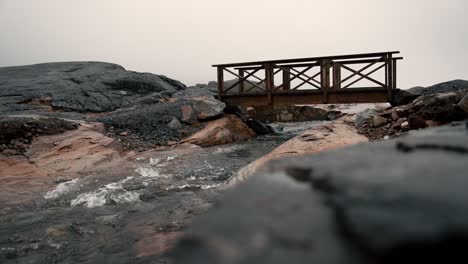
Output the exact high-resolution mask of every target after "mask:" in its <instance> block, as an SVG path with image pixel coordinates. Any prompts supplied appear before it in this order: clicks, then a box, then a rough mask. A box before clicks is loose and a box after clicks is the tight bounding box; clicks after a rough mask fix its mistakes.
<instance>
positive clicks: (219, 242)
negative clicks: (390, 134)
mask: <svg viewBox="0 0 468 264" xmlns="http://www.w3.org/2000/svg"><path fill="white" fill-rule="evenodd" d="M467 142H468V133H467V126H466V124H464V123H462V124H452V125H449V126H445V127H438V128H432V129H428V130H423V131H420V132H419V131H418V132H415V133H412V134H411V135H409V136H407V137H405V138H400V139H398V140H390V141H386V142H378V143H371V144H361V145H357V146H353V147H350V148H346V149H341V150H335V151H330V152H323V153H318V154H314V155H308V156H304V157H294V158H288V159H284V160H279V161H278V160H276V161H274V162H271V163H269V165H268V168H267V170H266V171H264V172H263V173H261V174H257V175H255V176H254V177H251V178H250V179H249V180H248V181H246V182H245V183H244V184H242V185H240V186H238V188H236V189H234V190H232V191H231V192H227V193H226V194H225V195H224V197H223V198H222V199H220V201H219V202H218V203H217V206H216V207H215V208H213V209H212V210H211V211H210V212H209V213H208V214H207V215H204V216H201V217H199V218H198V219H195V221H194V222H193V224H192V228H191V229H190V230H189V233H190V236H187V237H185V238H183V240H182V241H181V242H180V243H179V245H178V246H177V247H176V248H175V249H174V250H173V251H172V253H171V256H172V257H173V260H174V263H187V262H190V263H194V264H196V263H415V262H418V263H444V262H446V261H447V260H450V259H464V257H465V255H466V253H465V251H466V250H465V245H466V243H467V241H468V213H467V212H468V203H466V201H467V199H468V193H467V192H466V187H465V186H466V185H467V184H468V177H466V171H467V170H468V163H467V162H466V158H467V156H466V155H467V153H468V145H467ZM428 161H430V162H428Z"/></svg>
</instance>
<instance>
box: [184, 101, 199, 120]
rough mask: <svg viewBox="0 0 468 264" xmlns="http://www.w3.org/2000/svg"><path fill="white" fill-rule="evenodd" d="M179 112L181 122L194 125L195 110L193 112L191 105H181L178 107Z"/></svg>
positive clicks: (195, 118)
mask: <svg viewBox="0 0 468 264" xmlns="http://www.w3.org/2000/svg"><path fill="white" fill-rule="evenodd" d="M180 110H181V111H182V119H181V120H182V122H184V123H187V124H195V123H197V122H198V118H197V115H196V113H195V110H193V107H192V106H191V105H183V106H181V107H180Z"/></svg>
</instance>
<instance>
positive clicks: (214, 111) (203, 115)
mask: <svg viewBox="0 0 468 264" xmlns="http://www.w3.org/2000/svg"><path fill="white" fill-rule="evenodd" d="M192 100H193V106H192V107H193V109H194V110H195V113H196V114H197V117H198V119H199V120H209V119H213V118H217V117H219V116H221V115H222V114H223V110H224V108H225V107H226V105H225V104H224V103H223V102H220V101H218V100H216V99H214V98H211V97H201V98H196V99H192Z"/></svg>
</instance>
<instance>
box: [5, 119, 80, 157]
mask: <svg viewBox="0 0 468 264" xmlns="http://www.w3.org/2000/svg"><path fill="white" fill-rule="evenodd" d="M76 128H78V124H77V123H74V122H70V121H67V120H63V119H59V118H49V117H43V116H0V144H2V145H10V144H12V145H14V147H15V148H22V149H24V144H25V139H31V138H32V137H35V136H41V135H55V134H59V133H63V132H64V131H66V130H73V129H76ZM27 143H30V141H29V140H28V141H27ZM27 143H26V144H27Z"/></svg>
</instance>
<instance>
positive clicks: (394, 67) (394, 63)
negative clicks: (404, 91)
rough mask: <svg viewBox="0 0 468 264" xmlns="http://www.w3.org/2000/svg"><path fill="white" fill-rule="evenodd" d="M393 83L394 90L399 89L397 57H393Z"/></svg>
mask: <svg viewBox="0 0 468 264" xmlns="http://www.w3.org/2000/svg"><path fill="white" fill-rule="evenodd" d="M392 85H393V87H392V88H393V90H396V89H397V60H396V59H393V81H392Z"/></svg>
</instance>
